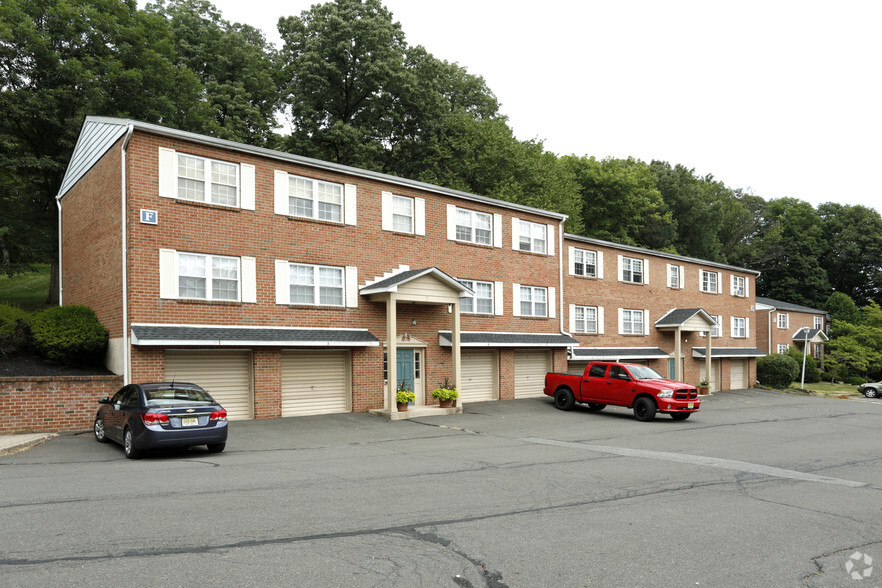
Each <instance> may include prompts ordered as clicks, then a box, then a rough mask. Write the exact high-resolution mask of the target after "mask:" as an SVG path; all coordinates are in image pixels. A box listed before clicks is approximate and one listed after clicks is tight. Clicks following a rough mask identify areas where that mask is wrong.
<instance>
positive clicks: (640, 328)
mask: <svg viewBox="0 0 882 588" xmlns="http://www.w3.org/2000/svg"><path fill="white" fill-rule="evenodd" d="M620 312H621V318H622V320H621V333H622V335H643V334H645V331H644V328H645V322H644V319H645V317H644V311H642V310H632V309H628V308H623V309H621V311H620Z"/></svg>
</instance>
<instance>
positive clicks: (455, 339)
mask: <svg viewBox="0 0 882 588" xmlns="http://www.w3.org/2000/svg"><path fill="white" fill-rule="evenodd" d="M450 338H451V341H450V344H451V347H450V351H451V355H452V357H453V366H452V368H453V383H454V385H455V386H456V389H457V390H459V391H460V393H461V392H462V382H461V381H460V376H461V375H462V373H461V370H460V366H461V365H462V362H461V358H460V353H459V338H460V337H459V298H457V299H456V302H454V303H453V328H452V329H451V330H450ZM456 405H457V406H462V404H461V403H460V400H459V398H457V402H456Z"/></svg>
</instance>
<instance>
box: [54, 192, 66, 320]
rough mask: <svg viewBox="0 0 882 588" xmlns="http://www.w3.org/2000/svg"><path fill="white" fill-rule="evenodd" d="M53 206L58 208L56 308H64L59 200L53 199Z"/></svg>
mask: <svg viewBox="0 0 882 588" xmlns="http://www.w3.org/2000/svg"><path fill="white" fill-rule="evenodd" d="M55 205H56V206H58V306H64V299H63V298H62V296H64V288H63V287H62V283H61V277H62V275H63V272H62V271H61V260H62V256H61V198H56V199H55Z"/></svg>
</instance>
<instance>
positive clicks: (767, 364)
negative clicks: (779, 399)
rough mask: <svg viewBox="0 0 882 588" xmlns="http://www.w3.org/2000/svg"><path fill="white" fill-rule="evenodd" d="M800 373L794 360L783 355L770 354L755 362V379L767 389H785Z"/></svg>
mask: <svg viewBox="0 0 882 588" xmlns="http://www.w3.org/2000/svg"><path fill="white" fill-rule="evenodd" d="M800 372H801V369H800V366H799V364H798V363H796V360H795V359H793V358H792V357H790V356H789V355H785V354H783V353H772V354H771V355H766V356H764V357H760V358H759V359H757V360H756V379H757V380H759V382H760V384H762V385H763V386H765V387H767V388H787V387H789V386H790V384H792V383H793V380H795V379H796V377H797V376H798V375H799V374H800Z"/></svg>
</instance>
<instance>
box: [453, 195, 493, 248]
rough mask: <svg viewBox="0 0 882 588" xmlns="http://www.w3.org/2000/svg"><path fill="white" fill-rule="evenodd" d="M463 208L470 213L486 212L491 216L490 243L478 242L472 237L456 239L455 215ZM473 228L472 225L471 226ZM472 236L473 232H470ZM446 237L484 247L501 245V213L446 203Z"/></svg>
mask: <svg viewBox="0 0 882 588" xmlns="http://www.w3.org/2000/svg"><path fill="white" fill-rule="evenodd" d="M458 210H463V211H466V212H468V213H469V214H471V215H476V214H486V215H487V216H489V217H490V218H491V221H490V243H478V242H476V241H475V240H474V239H472V240H471V241H467V240H463V239H457V237H456V217H457V211H458ZM472 229H473V230H474V227H472ZM472 235H473V236H474V233H472ZM447 239H448V241H457V242H459V243H469V244H472V245H481V246H484V247H490V246H492V247H496V248H500V247H502V215H501V214H491V213H489V212H481V211H480V210H472V209H470V208H461V207H459V206H456V205H454V204H448V205H447Z"/></svg>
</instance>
